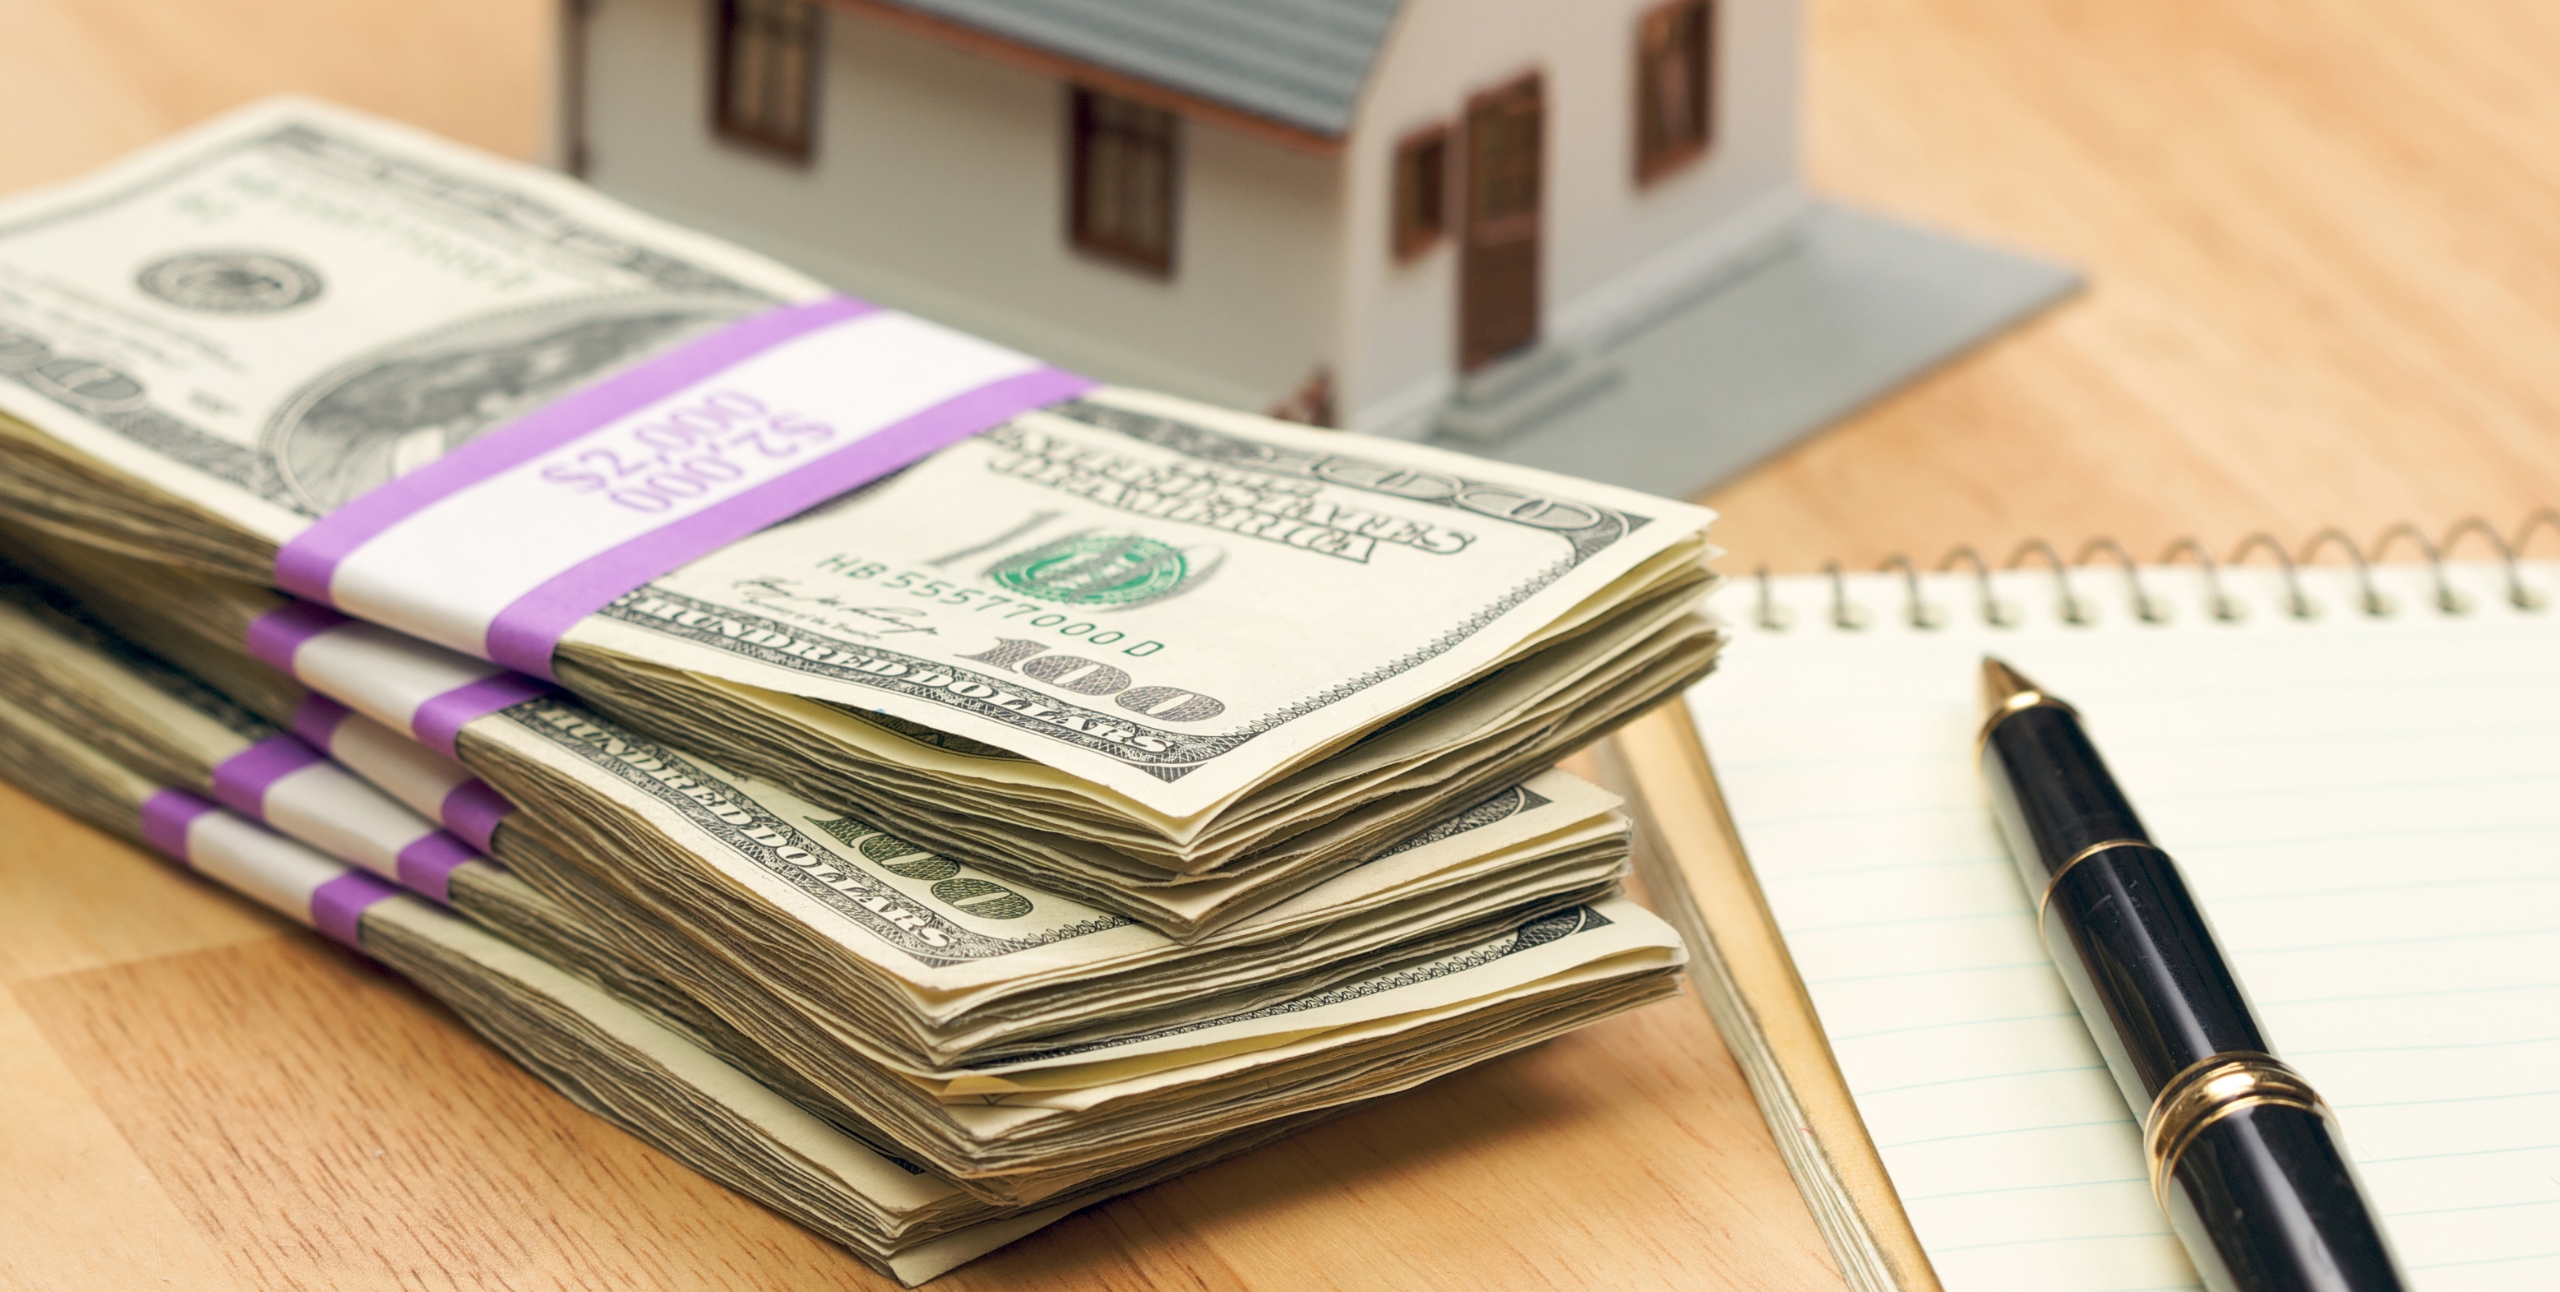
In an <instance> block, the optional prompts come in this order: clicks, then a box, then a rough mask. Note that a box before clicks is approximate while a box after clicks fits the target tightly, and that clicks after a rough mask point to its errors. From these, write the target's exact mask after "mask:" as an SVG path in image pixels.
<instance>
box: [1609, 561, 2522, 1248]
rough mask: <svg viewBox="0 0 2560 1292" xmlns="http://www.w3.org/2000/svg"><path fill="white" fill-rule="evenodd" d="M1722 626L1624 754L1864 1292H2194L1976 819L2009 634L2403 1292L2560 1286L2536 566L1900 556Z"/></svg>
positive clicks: (1663, 889)
mask: <svg viewBox="0 0 2560 1292" xmlns="http://www.w3.org/2000/svg"><path fill="white" fill-rule="evenodd" d="M2118 554H2119V555H2120V551H2119V553H2118ZM2047 555H2050V553H2049V551H2048V552H2047ZM2358 560H2359V562H2360V561H2361V557H2360V556H2359V557H2358ZM2519 602H2522V603H2524V604H2522V605H2519V604H2518V603H2519ZM1718 609H1719V612H1720V614H1721V615H1722V616H1723V617H1724V618H1725V619H1726V620H1727V622H1728V623H1729V624H1730V626H1731V628H1732V630H1733V633H1734V640H1733V641H1732V643H1731V645H1730V646H1729V647H1728V648H1727V651H1726V654H1725V657H1724V661H1723V663H1722V664H1720V666H1719V668H1718V670H1717V672H1716V674H1715V675H1714V676H1713V677H1711V678H1709V679H1708V680H1707V681H1706V682H1704V683H1703V684H1701V685H1700V686H1699V687H1698V688H1697V689H1696V690H1695V691H1693V692H1692V693H1691V694H1690V696H1689V703H1688V706H1687V709H1688V713H1687V714H1686V715H1685V717H1686V718H1691V719H1694V723H1695V728H1694V729H1695V732H1696V735H1695V736H1694V737H1693V736H1692V735H1691V730H1690V728H1689V726H1688V724H1687V723H1686V722H1685V721H1684V720H1683V719H1684V715H1681V714H1680V713H1678V712H1677V711H1676V710H1671V709H1666V710H1665V711H1663V712H1660V713H1657V714H1655V715H1652V716H1651V717H1649V718H1647V719H1646V720H1644V722H1643V723H1641V724H1640V725H1639V726H1637V727H1635V728H1632V729H1630V730H1629V731H1628V732H1627V733H1625V734H1624V735H1623V736H1622V737H1621V738H1620V739H1619V740H1618V742H1617V743H1616V744H1615V745H1614V746H1613V747H1612V749H1611V751H1610V756H1609V767H1610V770H1611V772H1612V774H1613V777H1614V778H1615V779H1617V780H1619V781H1620V783H1621V784H1622V786H1623V787H1624V788H1625V789H1626V790H1627V791H1628V792H1629V797H1630V798H1631V799H1634V800H1636V801H1637V802H1638V804H1639V805H1640V807H1641V808H1642V810H1643V811H1644V812H1645V814H1646V817H1647V827H1648V828H1647V834H1648V845H1649V846H1648V848H1647V851H1648V853H1649V854H1650V856H1649V858H1648V863H1649V871H1648V877H1649V879H1650V881H1651V883H1652V886H1653V888H1654V891H1655V893H1656V895H1657V897H1658V898H1660V899H1662V901H1663V904H1664V905H1666V906H1669V907H1671V908H1673V913H1674V914H1675V915H1676V916H1684V917H1685V918H1686V921H1687V924H1688V928H1687V932H1688V933H1689V935H1690V937H1691V939H1692V941H1693V943H1695V944H1697V946H1698V949H1699V950H1700V951H1701V952H1702V953H1703V954H1701V955H1700V956H1699V957H1697V960H1698V973H1699V985H1700V986H1701V988H1702V995H1703V996H1704V997H1705V998H1706V999H1707V1002H1708V1004H1709V1007H1710V1009H1712V1010H1713V1011H1714V1012H1716V1014H1717V1015H1718V1022H1719V1023H1720V1025H1721V1026H1722V1028H1723V1031H1724V1033H1725V1035H1726V1038H1727V1040H1728V1043H1729V1044H1730V1045H1731V1047H1732V1049H1733V1051H1734V1053H1735V1057H1736V1058H1737V1060H1738V1061H1739V1062H1740V1063H1741V1064H1742V1066H1743V1067H1744V1070H1745V1073H1746V1075H1747V1076H1748V1077H1749V1078H1750V1079H1751V1082H1752V1085H1753V1088H1754V1093H1755V1094H1756V1095H1758V1096H1759V1098H1760V1101H1761V1105H1762V1108H1763V1110H1764V1112H1766V1113H1767V1114H1768V1117H1769V1121H1770V1124H1771V1127H1772V1129H1773V1131H1775V1133H1776V1134H1777V1136H1778V1139H1779V1145H1780V1148H1781V1150H1782V1151H1783V1152H1784V1153H1785V1154H1786V1156H1787V1157H1788V1159H1789V1165H1790V1167H1791V1168H1792V1169H1793V1171H1794V1173H1795V1175H1796V1178H1797V1181H1798V1183H1799V1184H1800V1185H1801V1186H1802V1187H1803V1189H1804V1192H1805V1195H1806V1197H1807V1200H1808V1202H1809V1203H1810V1204H1811V1205H1812V1208H1813V1210H1814V1213H1815V1216H1816V1219H1817V1221H1818V1222H1819V1223H1820V1224H1821V1226H1822V1228H1823V1230H1824V1232H1825V1235H1826V1237H1827V1238H1829V1240H1830V1241H1831V1245H1832V1248H1833V1251H1834V1254H1835V1256H1836V1257H1837V1258H1838V1260H1839V1262H1840V1264H1841V1266H1842V1267H1843V1272H1844V1273H1845V1274H1847V1275H1848V1276H1849V1278H1850V1282H1851V1283H1852V1285H1853V1286H1857V1287H1861V1288H1899V1289H1921V1288H1935V1287H1943V1288H1945V1289H1947V1290H1948V1292H2008V1290H2011V1289H2016V1290H2018V1292H2030V1290H2032V1292H2135V1290H2137V1289H2140V1290H2145V1292H2148V1290H2150V1289H2163V1290H2165V1289H2180V1288H2191V1287H2195V1286H2197V1284H2196V1282H2195V1276H2194V1273H2193V1271H2192V1270H2191V1269H2190V1268H2189V1266H2188V1264H2187V1262H2186V1260H2185V1258H2184V1255H2183V1253H2182V1252H2181V1251H2180V1249H2179V1247H2178V1245H2177V1243H2176V1241H2175V1240H2174V1239H2173V1238H2171V1236H2170V1235H2169V1233H2168V1230H2167V1227H2166V1225H2165V1224H2164V1222H2163V1220H2162V1218H2161V1215H2160V1213H2159V1210H2158V1208H2157V1206H2156V1205H2155V1203H2154V1202H2153V1200H2152V1198H2151V1194H2150V1189H2149V1183H2148V1180H2147V1177H2146V1169H2145V1165H2144V1160H2143V1157H2142V1152H2141V1142H2140V1139H2139V1136H2138V1133H2137V1129H2136V1126H2135V1123H2134V1121H2133V1119H2132V1118H2131V1117H2130V1116H2128V1115H2127V1113H2126V1110H2125V1107H2124V1104H2123V1101H2122V1098H2121V1096H2120V1095H2118V1093H2117V1091H2116V1088H2115V1086H2114V1085H2113V1083H2112V1082H2111V1081H2110V1080H2109V1079H2108V1076H2107V1073H2106V1070H2105V1068H2104V1066H2103V1064H2102V1062H2101V1060H2100V1059H2099V1057H2098V1054H2097V1051H2096V1049H2095V1048H2094V1046H2093V1045H2092V1043H2091V1042H2090V1039H2089V1037H2088V1034H2087V1031H2086V1029H2085V1028H2084V1027H2083V1025H2082V1023H2081V1021H2080V1018H2079V1016H2078V1014H2077V1013H2076V1012H2075V1011H2074V1010H2073V1008H2072V1004H2071V1001H2070V999H2069V997H2068V996H2067V995H2066V994H2065V992H2064V989H2063V987H2062V984H2061V981H2060V979H2059V978H2058V977H2057V975H2056V974H2055V972H2054V970H2053V968H2052V965H2051V963H2050V962H2049V960H2048V959H2047V958H2046V953H2045V951H2044V949H2043V946H2042V944H2041V943H2040V942H2039V941H2038V938H2037V934H2036V927H2035V918H2034V915H2033V912H2032V908H2031V906H2030V905H2029V901H2028V898H2027V895H2026V893H2025V890H2024V887H2023V886H2022V885H2021V883H2020V882H2019V879H2018V877H2017V874H2016V872H2015V870H2014V869H2013V868H2012V865H2011V863H2010V861H2009V859H2008V856H2007V854H2006V852H2005V850H2004V848H2003V846H2002V843H2001V841H2000V839H1999V837H1998V835H1997V833H1996V831H1995V827H1994V825H1993V823H1992V821H1991V818H1990V816H1989V813H1988V811H1987V809H1986V808H1985V806H1984V801H1983V797H1982V788H1981V784H1980V776H1979V772H1978V770H1977V769H1976V767H1975V765H1974V745H1973V737H1974V733H1975V731H1976V729H1977V727H1978V725H1979V722H1980V714H1979V705H1980V699H1979V696H1978V693H1977V688H1978V677H1979V669H1980V660H1981V657H1982V656H1983V654H1984V653H1985V652H1996V653H1998V654H1999V655H2000V656H2001V657H2002V658H2004V659H2007V660H2008V661H2010V662H2011V663H2013V664H2015V665H2016V666H2017V667H2018V668H2019V669H2020V670H2021V671H2023V672H2025V673H2026V674H2027V675H2028V676H2030V677H2033V678H2035V679H2036V680H2037V681H2039V682H2041V683H2043V684H2045V685H2047V686H2048V687H2050V688H2052V689H2053V690H2054V691H2055V692H2056V693H2058V694H2060V695H2062V696H2064V697H2066V698H2068V699H2069V700H2071V701H2072V703H2074V704H2075V705H2077V706H2079V708H2080V710H2081V712H2082V713H2083V714H2084V715H2085V717H2086V720H2087V721H2088V723H2089V726H2090V730H2091V733H2092V735H2093V736H2094V737H2095V739H2096V740H2097V742H2098V745H2099V747H2100V749H2102V750H2103V751H2104V752H2105V754H2106V756H2107V758H2108V761H2109V762H2110V764H2111V765H2112V766H2113V768H2114V770H2115V772H2116V775H2117V778H2118V779H2119V780H2120V781H2121V782H2122V783H2123V784H2124V786H2125V787H2126V791H2127V793H2129V794H2130V795H2131V796H2132V798H2133V800H2134V802H2135V804H2136V806H2137V807H2138V808H2139V810H2140V811H2141V812H2142V814H2143V816H2144V818H2145V820H2146V821H2147V823H2148V824H2149V825H2150V827H2151V830H2152V833H2153V835H2154V836H2155V837H2156V838H2158V839H2159V840H2160V841H2161V842H2162V844H2163V846H2165V847H2166V848H2167V849H2168V850H2169V852H2170V853H2171V854H2172V855H2174V856H2175V857H2176V858H2177V859H2178V861H2179V864H2180V865H2181V866H2182V867H2183V868H2184V869H2185V872H2186V874H2187V876H2188V878H2189V881H2190V883H2191V884H2192V885H2193V886H2194V887H2195V889H2196V890H2197V892H2198V893H2199V895H2200V896H2201V897H2202V899H2203V901H2204V904H2205V907H2206V909H2207V912H2208V914H2209V917H2210V918H2211V919H2212V920H2213V921H2214V923H2215V926H2216V928H2217V930H2218V932H2219V935H2220V936H2221V938H2222V940H2223V941H2224V943H2225V945H2226V949H2227V951H2228V953H2229V954H2230V955H2231V956H2232V957H2233V960H2234V962H2235V968H2236V969H2237V971H2238V973H2239V975H2240V977H2241V980H2242V982H2243V983H2244V984H2245V985H2246V986H2247V988H2248V990H2249V991H2250V992H2251V994H2252V996H2253V997H2254V999H2255V1001H2256V1003H2257V1005H2258V1008H2259V1010H2260V1013H2261V1015H2262V1017H2263V1020H2264V1022H2265V1024H2266V1026H2267V1029H2268V1031H2269V1033H2270V1035H2271V1037H2272V1039H2273V1041H2274V1043H2275V1046H2276V1049H2277V1052H2278V1053H2279V1054H2280V1055H2281V1056H2282V1057H2283V1058H2284V1059H2285V1060H2286V1061H2287V1062H2289V1063H2291V1064H2293V1065H2294V1066H2295V1067H2296V1068H2298V1069H2300V1070H2301V1071H2302V1072H2304V1073H2305V1074H2306V1075H2307V1076H2308V1077H2309V1078H2310V1079H2311V1081H2312V1082H2313V1083H2314V1084H2315V1085H2316V1086H2317V1087H2318V1088H2319V1089H2320V1090H2321V1091H2322V1092H2323V1094H2324V1095H2326V1097H2327V1098H2328V1099H2329V1101H2330V1102H2331V1104H2332V1105H2333V1106H2334V1107H2335V1109H2336V1111H2337V1114H2338V1117H2339V1121H2340V1125H2341V1127H2342V1128H2343V1130H2344V1133H2345V1136H2346V1140H2347V1142H2348V1145H2349V1147H2350V1150H2351V1151H2352V1152H2353V1153H2354V1155H2355V1157H2356V1160H2357V1162H2358V1167H2359V1170H2360V1171H2361V1172H2362V1174H2363V1177H2364V1180H2365V1183H2366V1186H2367V1188H2368V1190H2369V1191H2370V1193H2371V1196H2372V1197H2373V1199H2374V1201H2375V1204H2376V1206H2377V1207H2378V1208H2379V1209H2380V1211H2381V1212H2382V1213H2383V1216H2384V1224H2385V1226H2386V1228H2387V1229H2388V1230H2389V1232H2390V1235H2391V1239H2392V1241H2393V1243H2394V1244H2395V1246H2396V1248H2397V1250H2398V1252H2399V1254H2400V1257H2401V1260H2402V1262H2403V1264H2404V1265H2405V1266H2406V1267H2407V1269H2408V1271H2409V1273H2410V1275H2411V1277H2412V1279H2413V1281H2414V1283H2415V1285H2416V1286H2417V1287H2418V1288H2421V1289H2427V1290H2428V1292H2456V1290H2467V1289H2489V1288H2499V1289H2505V1288H2548V1287H2560V564H2547V563H2527V564H2523V565H2516V564H2513V563H2503V562H2494V561H2493V562H2484V563H2477V564H2474V563H2439V564H2429V563H2423V562H2413V563H2410V564H2405V565H2396V564H2395V565H2374V566H2372V567H2371V568H2369V569H2366V568H2364V567H2363V566H2361V564H2358V565H2351V566H2339V567H2329V566H2322V567H2318V568H2305V569H2302V570H2301V571H2299V572H2298V574H2294V573H2290V572H2288V571H2287V570H2285V569H2283V568H2280V567H2278V566H2276V565H2273V564H2271V563H2269V564H2259V565H2252V566H2250V567H2248V568H2241V569H2233V568H2224V569H2222V570H2220V571H2218V572H2216V573H2213V574H2208V573H2207V572H2206V571H2205V570H2204V569H2203V568H2201V567H2199V566H2197V565H2195V564H2192V563H2187V564H2180V565H2178V566H2174V567H2146V568H2139V569H2133V568H2130V563H2129V562H2122V563H2118V564H2113V565H2108V566H2105V567H2085V566H2084V567H2073V568H2068V569H2065V568H2062V567H2061V565H2060V563H2059V562H2052V563H2050V564H2048V565H2047V566H2046V567H2045V568H2043V569H2041V570H2037V571H2018V572H2005V573H1996V574H1989V575H1980V574H1977V573H1975V572H1973V571H1972V570H1970V569H1965V568H1962V567H1961V566H1960V567H1959V570H1958V572H1956V573H1953V574H1940V575H1918V574H1914V573H1911V572H1910V570H1909V567H1908V566H1904V567H1903V568H1902V569H1901V570H1899V571H1896V572H1892V573H1886V574H1873V575H1846V576H1841V575H1836V574H1835V575H1832V576H1812V577H1790V578H1778V579H1763V580H1757V581H1754V580H1737V581H1735V583H1734V584H1732V585H1730V586H1729V587H1728V588H1727V589H1726V591H1725V592H1724V593H1722V594H1720V596H1719V601H1718ZM1698 741H1703V752H1701V750H1700V748H1699V745H1698V743H1697V742H1698Z"/></svg>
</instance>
